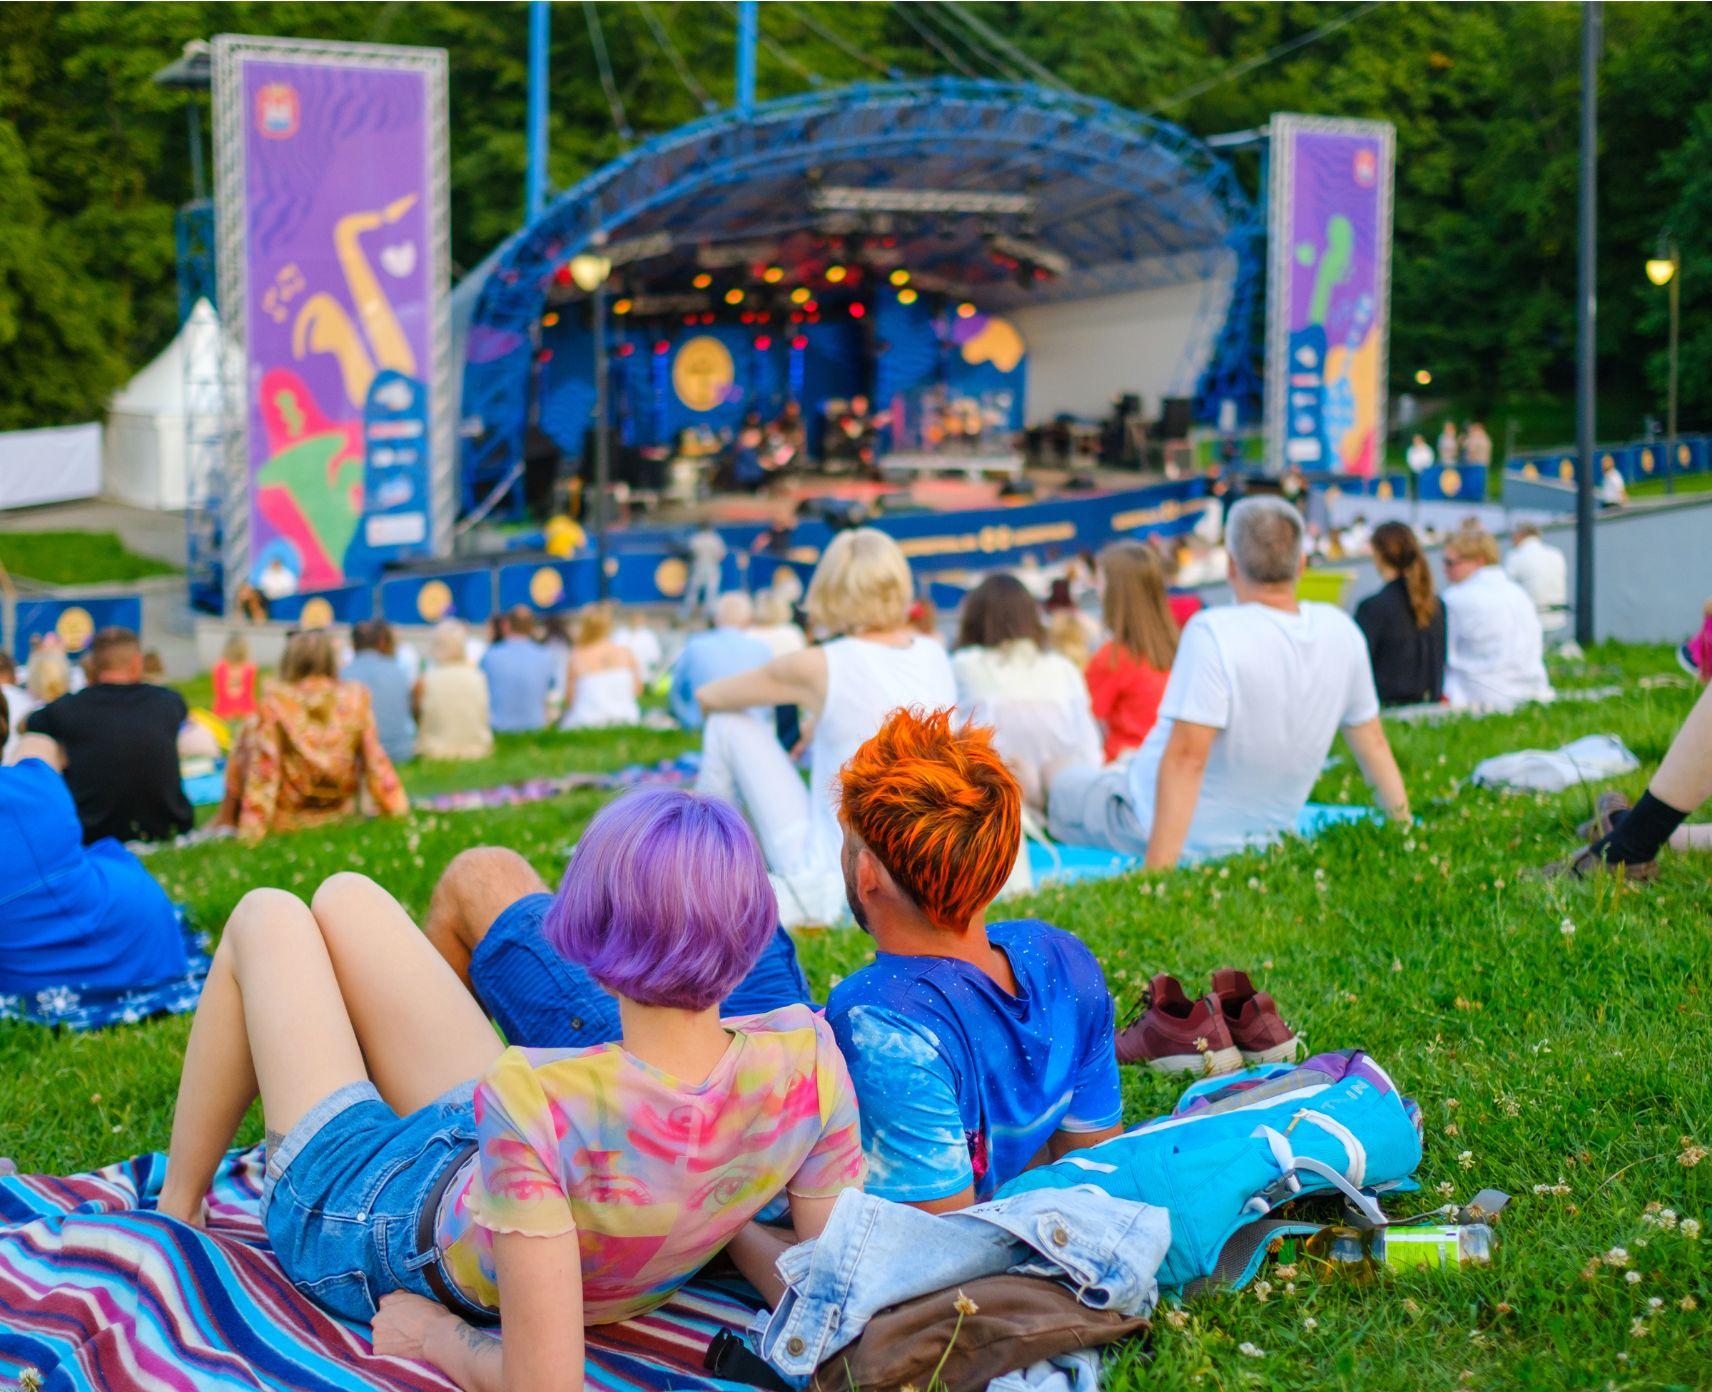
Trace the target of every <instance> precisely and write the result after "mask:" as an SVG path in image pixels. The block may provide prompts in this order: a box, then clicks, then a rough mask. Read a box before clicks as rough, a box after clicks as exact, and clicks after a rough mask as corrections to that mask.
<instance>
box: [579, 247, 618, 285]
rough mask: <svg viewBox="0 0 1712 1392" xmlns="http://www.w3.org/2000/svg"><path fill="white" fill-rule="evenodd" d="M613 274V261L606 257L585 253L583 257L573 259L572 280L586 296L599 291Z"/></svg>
mask: <svg viewBox="0 0 1712 1392" xmlns="http://www.w3.org/2000/svg"><path fill="white" fill-rule="evenodd" d="M611 274H612V261H611V260H610V259H609V258H607V257H605V256H596V255H595V254H594V253H593V252H588V251H585V252H584V253H583V254H582V255H581V256H573V257H572V258H571V279H572V280H574V281H576V283H577V289H579V290H581V291H582V292H583V293H584V294H585V295H587V294H592V293H593V292H594V291H596V290H598V289H599V288H600V287H601V286H602V285H604V284H605V283H606V278H607V277H608V276H609V275H611Z"/></svg>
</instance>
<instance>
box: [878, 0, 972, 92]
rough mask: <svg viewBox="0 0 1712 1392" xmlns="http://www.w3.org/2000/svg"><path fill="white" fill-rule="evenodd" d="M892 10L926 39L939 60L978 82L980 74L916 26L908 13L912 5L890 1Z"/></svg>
mask: <svg viewBox="0 0 1712 1392" xmlns="http://www.w3.org/2000/svg"><path fill="white" fill-rule="evenodd" d="M892 8H893V9H894V10H896V11H897V12H898V13H899V14H900V15H902V16H903V19H904V23H906V24H907V25H909V27H910V28H911V29H913V30H915V32H916V33H918V34H920V35H921V36H922V38H924V39H926V40H927V43H928V46H929V47H930V48H932V49H933V51H934V52H935V53H937V54H938V55H939V56H940V57H941V58H943V59H944V60H945V61H946V62H947V63H949V64H951V66H952V67H954V68H956V69H957V71H958V72H960V73H962V74H963V76H964V77H972V78H975V79H976V80H977V81H978V80H979V78H980V74H978V73H977V72H976V71H975V70H974V69H973V68H972V67H970V66H969V65H968V64H967V63H965V62H964V61H963V60H962V58H960V57H958V55H957V54H956V53H954V52H953V51H952V50H951V49H949V48H947V47H946V46H945V44H944V43H943V42H941V40H940V38H939V36H938V35H937V34H935V33H934V32H933V31H932V30H930V29H927V28H925V27H924V26H923V25H921V24H918V23H917V22H916V18H915V16H914V15H913V14H911V13H910V11H911V10H912V9H913V8H914V6H913V5H911V4H908V3H905V0H892Z"/></svg>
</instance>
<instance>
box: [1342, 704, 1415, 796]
mask: <svg viewBox="0 0 1712 1392" xmlns="http://www.w3.org/2000/svg"><path fill="white" fill-rule="evenodd" d="M1343 740H1344V743H1345V744H1347V745H1348V746H1349V752H1350V753H1351V754H1353V755H1355V762H1356V763H1357V764H1358V765H1359V766H1360V768H1361V776H1362V777H1363V778H1365V779H1366V780H1367V786H1368V787H1370V788H1371V789H1373V792H1374V795H1375V796H1376V797H1377V798H1378V799H1379V805H1380V806H1381V807H1382V808H1384V809H1385V815H1386V816H1387V817H1389V818H1390V819H1391V820H1392V821H1394V822H1406V821H1408V820H1409V791H1408V789H1407V788H1405V787H1404V786H1403V774H1402V772H1401V770H1399V769H1398V767H1397V758H1396V756H1395V755H1394V754H1392V752H1391V741H1390V740H1388V739H1386V738H1385V727H1384V726H1383V725H1381V724H1380V723H1379V717H1378V716H1374V717H1373V719H1371V720H1364V721H1362V723H1361V724H1359V725H1349V726H1346V727H1345V729H1344V732H1343Z"/></svg>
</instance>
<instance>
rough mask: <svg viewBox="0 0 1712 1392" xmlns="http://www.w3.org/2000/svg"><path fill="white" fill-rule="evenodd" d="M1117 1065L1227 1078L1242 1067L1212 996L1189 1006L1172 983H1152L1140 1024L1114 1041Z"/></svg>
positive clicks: (1163, 977)
mask: <svg viewBox="0 0 1712 1392" xmlns="http://www.w3.org/2000/svg"><path fill="white" fill-rule="evenodd" d="M1118 1062H1119V1063H1145V1064H1146V1065H1147V1066H1148V1067H1149V1068H1152V1069H1156V1070H1157V1071H1159V1072H1161V1073H1201V1074H1212V1073H1230V1072H1234V1071H1235V1070H1236V1069H1237V1068H1240V1067H1241V1066H1242V1055H1241V1054H1239V1053H1238V1052H1237V1048H1236V1045H1235V1044H1234V1043H1232V1042H1231V1033H1230V1026H1228V1025H1227V1024H1226V1023H1225V1017H1224V1012H1223V1011H1222V1010H1221V1009H1220V1007H1219V998H1218V996H1217V995H1210V996H1206V997H1203V998H1202V999H1201V1000H1198V1001H1191V1000H1190V999H1189V998H1188V997H1187V996H1186V995H1184V994H1183V988H1182V986H1180V985H1178V983H1177V978H1176V977H1174V976H1168V975H1167V974H1166V973H1164V972H1161V973H1160V974H1159V975H1158V976H1156V977H1154V978H1153V985H1152V988H1151V989H1150V990H1149V992H1148V1001H1147V1008H1146V1010H1145V1011H1144V1012H1143V1013H1142V1015H1141V1018H1140V1019H1138V1020H1135V1021H1134V1022H1133V1023H1131V1024H1130V1025H1128V1026H1127V1027H1126V1028H1125V1029H1124V1030H1123V1032H1122V1033H1120V1034H1119V1035H1118Z"/></svg>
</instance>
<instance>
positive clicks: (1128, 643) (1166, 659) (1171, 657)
mask: <svg viewBox="0 0 1712 1392" xmlns="http://www.w3.org/2000/svg"><path fill="white" fill-rule="evenodd" d="M1100 574H1101V575H1102V577H1104V582H1105V583H1104V586H1103V590H1104V598H1103V599H1102V600H1101V603H1100V610H1101V616H1102V617H1103V618H1104V619H1105V621H1106V628H1107V629H1108V630H1109V631H1110V632H1111V635H1112V642H1113V644H1114V645H1116V646H1117V647H1118V648H1120V649H1122V650H1123V651H1124V652H1126V653H1128V654H1129V655H1130V656H1131V657H1132V658H1134V659H1136V660H1137V661H1139V662H1145V663H1146V664H1147V665H1148V666H1149V667H1151V668H1153V670H1154V671H1156V672H1169V671H1170V670H1171V664H1172V663H1173V662H1174V661H1176V659H1177V620H1176V619H1174V618H1172V616H1171V606H1170V605H1169V604H1168V603H1166V600H1165V568H1164V566H1163V565H1162V564H1161V563H1160V560H1159V554H1158V552H1156V551H1155V550H1154V549H1153V548H1152V547H1151V546H1149V545H1147V544H1146V543H1145V542H1140V541H1120V542H1115V543H1113V544H1112V545H1111V546H1108V547H1106V549H1105V550H1104V551H1102V552H1100ZM1113 656H1114V660H1115V656H1116V655H1115V654H1114V655H1113Z"/></svg>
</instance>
